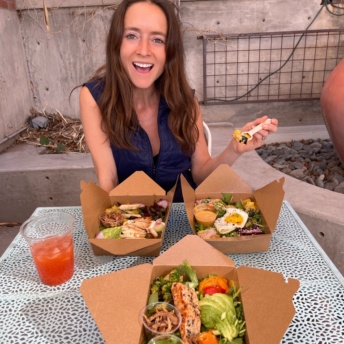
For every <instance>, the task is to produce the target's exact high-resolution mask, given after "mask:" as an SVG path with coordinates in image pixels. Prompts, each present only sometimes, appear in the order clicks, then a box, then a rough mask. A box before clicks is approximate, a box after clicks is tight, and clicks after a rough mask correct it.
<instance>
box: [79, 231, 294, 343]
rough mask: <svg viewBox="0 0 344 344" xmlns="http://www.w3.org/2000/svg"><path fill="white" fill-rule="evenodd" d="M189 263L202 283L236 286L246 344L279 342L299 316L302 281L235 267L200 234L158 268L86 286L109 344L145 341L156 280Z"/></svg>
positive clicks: (175, 249)
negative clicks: (217, 279)
mask: <svg viewBox="0 0 344 344" xmlns="http://www.w3.org/2000/svg"><path fill="white" fill-rule="evenodd" d="M185 261H187V262H188V264H189V266H191V267H192V269H193V270H194V271H196V275H197V279H198V280H199V281H201V280H202V279H203V278H204V277H207V276H209V275H217V276H221V277H223V278H225V279H227V280H228V281H233V282H234V283H235V286H236V287H237V289H238V290H240V293H239V298H240V302H241V304H242V309H243V313H244V324H245V335H244V338H243V341H244V343H246V344H277V343H280V341H281V339H282V338H283V336H284V334H285V332H286V331H287V329H288V326H289V324H290V323H291V321H292V319H293V317H294V315H295V309H294V306H293V296H294V294H295V293H296V291H297V290H298V288H299V281H298V280H296V279H288V280H287V281H285V278H284V276H283V275H282V274H280V273H276V272H271V271H266V270H262V269H256V268H251V267H245V266H241V267H238V268H236V267H235V266H234V262H233V261H232V260H231V259H229V258H228V257H227V256H225V255H224V254H222V253H221V252H219V251H218V250H216V249H214V248H213V247H212V246H211V245H209V244H208V243H206V242H205V241H204V240H203V239H201V238H200V237H198V236H195V235H187V236H185V237H184V238H183V239H181V240H180V241H179V242H177V243H176V244H175V245H174V246H172V247H171V248H170V249H168V250H167V251H165V252H164V253H163V254H162V255H160V256H159V257H157V258H155V259H154V261H153V264H142V265H138V266H135V267H131V268H128V269H125V270H120V271H116V272H112V273H109V274H106V275H103V276H99V277H95V278H91V279H88V280H84V281H83V282H82V284H81V287H80V291H81V294H82V296H83V298H84V300H85V302H86V305H87V307H88V308H89V311H90V313H91V314H92V316H93V318H94V320H95V322H96V324H97V326H98V328H99V330H100V332H101V334H102V336H103V338H104V339H105V341H106V343H108V344H112V343H116V344H117V343H121V344H136V343H137V344H141V343H144V342H145V340H144V331H143V328H142V324H141V323H140V321H139V313H140V310H141V309H142V308H143V307H144V306H145V305H146V304H147V303H148V302H149V301H148V300H149V297H150V295H151V287H152V285H153V283H154V281H155V279H156V277H158V276H166V275H167V274H169V273H170V272H171V271H172V270H173V269H175V268H176V267H178V266H180V265H182V264H185Z"/></svg>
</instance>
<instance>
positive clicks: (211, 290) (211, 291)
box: [203, 285, 226, 295]
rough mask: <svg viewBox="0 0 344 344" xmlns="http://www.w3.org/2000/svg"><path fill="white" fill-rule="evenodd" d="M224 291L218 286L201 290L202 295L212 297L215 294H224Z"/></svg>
mask: <svg viewBox="0 0 344 344" xmlns="http://www.w3.org/2000/svg"><path fill="white" fill-rule="evenodd" d="M225 292H226V291H225V290H224V289H223V288H221V287H220V286H218V285H215V286H210V287H206V288H204V290H203V295H213V294H216V293H221V294H224V293H225Z"/></svg>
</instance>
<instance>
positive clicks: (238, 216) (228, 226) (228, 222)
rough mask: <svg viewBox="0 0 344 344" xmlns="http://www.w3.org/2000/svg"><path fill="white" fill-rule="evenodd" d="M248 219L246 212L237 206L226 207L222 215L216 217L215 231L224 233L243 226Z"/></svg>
mask: <svg viewBox="0 0 344 344" xmlns="http://www.w3.org/2000/svg"><path fill="white" fill-rule="evenodd" d="M247 219H248V214H247V213H246V212H245V211H244V210H241V209H238V208H228V209H227V210H226V213H225V215H224V216H222V217H220V218H218V219H217V220H216V221H215V223H214V225H215V228H216V229H217V231H218V232H219V233H221V234H226V233H229V232H232V231H234V230H235V229H237V228H242V227H244V226H245V224H246V222H247Z"/></svg>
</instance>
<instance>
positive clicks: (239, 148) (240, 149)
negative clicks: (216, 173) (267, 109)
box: [229, 116, 278, 154]
mask: <svg viewBox="0 0 344 344" xmlns="http://www.w3.org/2000/svg"><path fill="white" fill-rule="evenodd" d="M267 119H268V116H263V117H260V118H257V119H255V120H254V121H252V122H248V123H246V124H245V125H244V126H243V127H242V128H241V129H240V130H241V131H242V132H243V131H250V130H251V129H252V128H254V127H255V126H257V125H259V124H261V123H262V124H263V129H262V130H260V131H258V132H257V133H255V134H254V135H253V137H252V140H249V141H247V143H246V144H244V143H240V142H238V141H236V140H234V139H233V140H232V141H231V142H230V144H229V146H230V147H231V148H232V149H233V150H234V151H235V152H236V153H237V154H243V153H245V152H249V151H252V150H255V149H257V148H259V147H260V146H262V145H263V144H264V140H265V139H266V138H267V137H268V136H269V134H270V133H274V132H276V131H277V127H278V120H277V119H276V118H272V119H271V121H267V122H266V123H264V122H265V121H266V120H267Z"/></svg>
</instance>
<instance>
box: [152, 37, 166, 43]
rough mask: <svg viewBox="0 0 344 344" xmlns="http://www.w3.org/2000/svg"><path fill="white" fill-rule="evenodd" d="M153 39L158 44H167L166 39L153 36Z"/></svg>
mask: <svg viewBox="0 0 344 344" xmlns="http://www.w3.org/2000/svg"><path fill="white" fill-rule="evenodd" d="M152 41H153V42H154V43H156V44H165V42H164V40H163V39H161V38H153V40H152Z"/></svg>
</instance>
